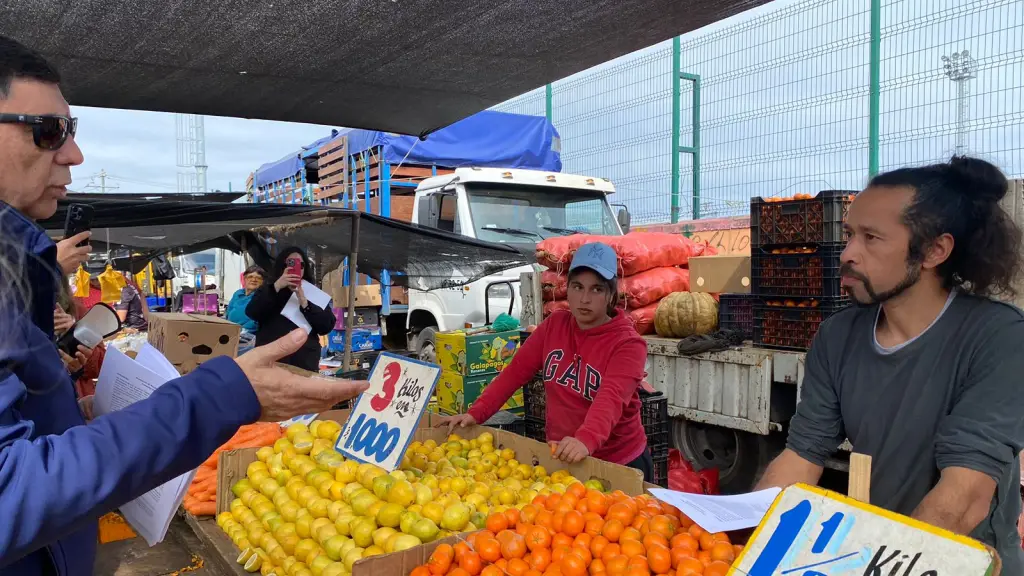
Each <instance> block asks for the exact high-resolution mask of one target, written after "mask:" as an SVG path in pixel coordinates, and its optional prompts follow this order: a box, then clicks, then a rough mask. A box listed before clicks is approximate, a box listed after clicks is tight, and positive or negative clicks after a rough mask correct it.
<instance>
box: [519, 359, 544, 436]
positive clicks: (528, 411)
mask: <svg viewBox="0 0 1024 576" xmlns="http://www.w3.org/2000/svg"><path fill="white" fill-rule="evenodd" d="M546 415H547V411H546V410H545V409H544V377H543V376H542V375H541V374H540V373H537V374H536V375H534V377H533V378H532V379H531V380H530V381H529V382H527V383H526V386H523V420H524V423H525V432H524V436H526V437H527V438H530V439H531V440H536V441H538V442H546V441H547V434H546V433H545V432H544V418H545V416H546Z"/></svg>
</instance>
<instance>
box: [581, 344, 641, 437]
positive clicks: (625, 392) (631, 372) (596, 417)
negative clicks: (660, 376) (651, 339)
mask: <svg viewBox="0 0 1024 576" xmlns="http://www.w3.org/2000/svg"><path fill="white" fill-rule="evenodd" d="M646 361H647V343H646V342H644V341H643V340H642V339H640V338H631V339H630V340H628V341H627V342H625V343H624V344H623V345H622V347H621V348H619V349H618V350H616V351H615V362H611V363H610V364H609V366H608V369H607V370H605V373H604V374H603V375H602V377H601V387H600V388H599V389H598V390H597V397H595V398H594V403H593V404H592V405H591V406H590V409H589V410H587V416H586V418H584V419H583V425H582V426H580V428H579V430H577V431H576V434H575V437H576V439H577V440H579V441H580V442H583V444H584V445H585V446H586V447H587V450H588V451H590V453H591V454H593V453H594V451H595V450H597V449H598V448H600V447H601V446H603V445H604V443H605V442H606V441H607V440H608V436H609V435H610V434H611V432H612V429H613V428H614V427H615V425H616V424H618V423H619V418H621V417H622V410H623V409H624V408H625V407H626V406H627V405H628V404H629V402H630V401H631V400H632V399H633V394H636V389H637V388H638V387H639V386H640V381H641V380H643V377H644V363H645V362H646Z"/></svg>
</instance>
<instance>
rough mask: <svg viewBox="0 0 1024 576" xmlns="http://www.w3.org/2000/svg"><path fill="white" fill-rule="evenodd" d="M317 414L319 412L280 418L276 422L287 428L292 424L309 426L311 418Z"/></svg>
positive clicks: (314, 418) (313, 418) (311, 421)
mask: <svg viewBox="0 0 1024 576" xmlns="http://www.w3.org/2000/svg"><path fill="white" fill-rule="evenodd" d="M317 416H319V414H302V415H301V416H295V417H293V418H289V419H287V420H282V421H280V422H278V424H280V425H281V427H282V428H287V427H289V426H291V425H292V424H305V425H306V426H309V425H310V424H312V423H313V420H316V417H317Z"/></svg>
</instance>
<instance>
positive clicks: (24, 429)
mask: <svg viewBox="0 0 1024 576" xmlns="http://www.w3.org/2000/svg"><path fill="white" fill-rule="evenodd" d="M0 236H2V238H0V240H2V241H0V250H2V251H3V252H2V254H0V259H5V260H7V262H6V263H7V264H8V266H0V285H3V286H5V288H4V290H5V292H6V294H5V297H4V298H0V326H2V327H3V330H2V331H0V517H3V518H4V519H5V520H4V521H3V522H0V576H14V575H15V574H17V575H19V576H36V575H40V576H41V575H43V574H48V573H52V572H53V569H51V568H49V566H52V567H53V568H55V570H56V573H57V574H59V575H61V576H89V575H91V574H92V571H93V564H94V561H95V556H96V540H97V520H98V519H99V517H100V516H102V515H103V514H105V513H107V512H110V511H112V510H114V509H116V508H117V507H118V506H120V505H122V504H124V503H126V502H128V501H130V500H132V499H134V498H136V497H138V496H140V495H142V494H144V493H145V492H147V491H149V490H151V489H152V488H155V487H156V486H159V485H160V484H162V483H164V482H166V481H168V480H170V479H172V478H174V477H176V476H178V475H180V474H182V473H184V472H186V471H188V470H190V469H192V468H195V467H196V466H198V465H199V464H201V463H202V461H203V460H204V459H205V458H207V457H208V456H209V455H210V454H212V453H213V451H214V450H215V449H216V448H217V447H218V446H220V445H221V444H223V443H224V442H226V441H227V440H228V439H229V438H230V437H231V436H232V435H233V434H234V433H235V431H236V430H237V429H238V427H239V426H241V425H243V424H247V423H251V422H254V421H255V420H257V419H258V417H259V414H260V405H259V401H258V400H257V398H256V395H255V393H254V392H253V390H252V387H251V386H250V385H249V382H248V380H247V379H246V377H245V374H244V373H243V372H242V371H241V369H240V368H239V367H238V365H237V364H236V363H235V362H234V361H233V360H231V359H229V358H215V359H213V360H210V361H208V362H206V363H204V364H203V365H202V366H201V367H200V368H199V369H197V370H196V371H194V372H192V373H190V374H189V375H187V376H185V377H183V378H178V379H176V380H172V381H170V382H168V383H166V384H164V385H163V386H162V387H160V388H159V389H158V390H157V391H156V392H155V393H154V394H153V395H152V396H150V397H149V398H148V399H145V400H141V401H139V402H136V403H135V404H133V405H131V406H129V407H128V408H125V409H124V410H120V411H118V412H115V413H112V414H108V415H106V416H102V417H100V418H97V419H96V420H94V421H93V422H91V423H89V424H88V425H86V424H85V422H84V420H83V418H82V415H81V413H80V412H79V408H78V403H77V400H76V398H75V392H74V387H73V384H72V382H71V379H70V377H69V376H68V374H67V371H66V369H65V367H64V365H63V363H62V362H61V360H60V357H59V356H58V354H57V351H56V349H55V348H54V346H53V340H52V335H53V307H54V303H55V301H56V287H57V281H58V280H59V278H60V274H59V273H58V272H56V270H57V266H56V248H55V246H54V244H53V242H52V241H50V240H49V238H47V236H46V234H45V233H44V232H43V230H42V229H41V228H39V227H38V226H37V225H36V224H35V223H34V222H32V221H30V220H28V219H27V218H25V217H24V216H23V215H21V214H20V213H18V212H17V211H15V210H13V209H12V208H10V207H9V206H6V205H3V204H0ZM19 248H20V249H19ZM15 272H20V274H21V275H20V277H6V275H9V274H12V273H15ZM19 287H21V288H25V287H29V288H31V290H29V291H21V292H19ZM21 293H24V294H26V295H30V300H27V301H26V300H25V299H24V298H21V299H17V298H14V297H13V296H15V295H17V294H21Z"/></svg>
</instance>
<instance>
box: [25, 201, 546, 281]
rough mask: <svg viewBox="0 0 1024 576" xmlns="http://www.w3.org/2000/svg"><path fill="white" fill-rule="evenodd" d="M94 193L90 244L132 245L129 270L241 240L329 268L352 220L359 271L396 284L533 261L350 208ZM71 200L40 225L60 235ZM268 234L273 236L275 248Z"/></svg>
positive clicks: (345, 244)
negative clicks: (298, 253) (287, 250)
mask: <svg viewBox="0 0 1024 576" xmlns="http://www.w3.org/2000/svg"><path fill="white" fill-rule="evenodd" d="M97 196H99V195H94V196H93V197H92V198H90V197H88V195H78V196H76V198H75V200H74V201H75V202H79V203H87V204H90V205H92V206H93V208H94V210H95V217H94V218H93V221H92V240H91V242H90V243H91V245H92V247H93V250H94V251H97V252H107V251H108V247H109V251H111V252H115V251H117V250H122V249H124V250H129V251H131V253H132V254H134V256H133V257H132V258H131V268H132V270H133V271H134V272H138V271H139V270H141V269H142V268H143V267H144V266H145V263H146V262H148V261H149V260H150V259H151V258H153V257H155V256H157V255H159V254H164V253H167V252H174V253H179V252H197V251H200V250H206V249H209V248H225V249H228V250H232V251H235V252H239V251H241V250H242V248H243V246H244V247H245V249H246V251H247V252H248V253H249V254H250V255H251V256H253V258H254V259H255V260H256V262H257V263H258V264H260V265H262V266H264V267H269V266H270V260H271V259H270V252H271V251H272V248H273V246H276V247H278V248H280V247H284V246H289V245H297V246H301V247H304V248H306V249H307V250H310V251H311V252H312V254H311V256H315V257H316V258H317V259H318V260H319V261H320V262H321V264H322V265H323V266H325V269H334V268H337V267H338V266H339V265H340V264H341V263H342V261H343V260H344V259H345V257H347V256H348V254H349V253H350V252H351V251H352V250H353V246H352V241H351V239H352V226H353V225H354V223H355V221H356V220H357V219H358V221H359V224H358V226H359V230H358V235H357V243H358V245H357V246H355V248H356V251H357V252H358V255H359V256H358V259H357V266H356V269H357V270H358V271H359V272H361V273H363V274H367V275H369V276H371V277H372V278H375V279H377V280H380V279H381V276H382V271H384V270H387V271H388V272H389V273H390V275H391V276H390V283H391V284H393V285H396V286H408V287H410V288H418V289H421V290H430V289H434V288H440V287H442V285H444V284H445V283H446V282H450V281H451V280H462V279H465V280H467V281H473V280H477V279H480V278H483V277H485V276H488V275H491V274H495V273H497V272H500V271H502V270H508V269H510V268H515V267H517V266H523V265H525V264H528V263H530V261H531V260H532V259H531V258H530V257H528V256H527V255H524V254H522V253H520V252H518V251H517V250H515V249H514V248H511V247H509V246H505V245H503V244H494V243H490V242H483V241H480V240H475V239H473V238H467V237H465V236H457V235H454V234H448V233H445V232H442V231H440V230H435V229H433V228H427V227H424V226H418V225H416V224H408V223H405V222H400V221H397V220H391V219H389V218H384V217H382V216H376V215H373V214H367V213H364V212H356V211H353V210H343V209H339V208H325V207H321V206H302V205H288V204H225V203H222V202H182V201H175V200H152V201H147V202H138V201H134V200H120V199H108V198H103V197H97ZM68 204H69V201H61V203H60V206H59V208H58V210H57V213H56V214H55V215H54V216H53V217H52V218H50V219H48V220H44V221H43V222H41V223H40V224H42V226H43V227H44V228H46V229H47V231H48V232H49V233H50V234H51V235H52V236H60V235H61V234H63V229H64V219H65V211H66V209H67V206H68ZM268 237H269V238H272V239H273V241H274V242H273V245H272V246H271V245H270V244H268V243H267V241H266V239H267V238H268ZM268 246H271V250H267V247H268ZM119 264H125V262H123V261H121V262H119ZM119 267H120V266H119Z"/></svg>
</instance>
